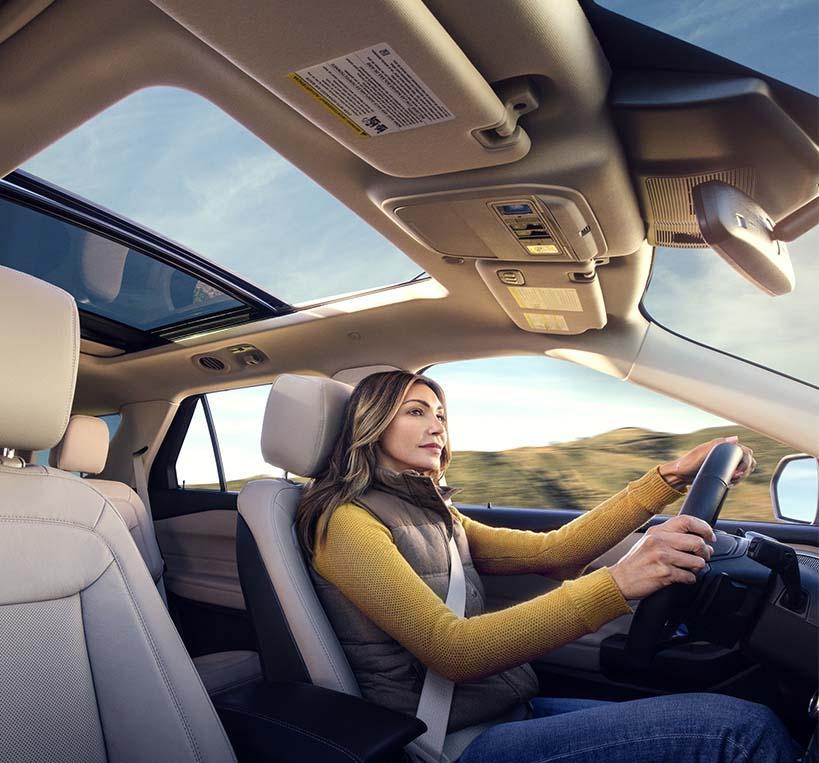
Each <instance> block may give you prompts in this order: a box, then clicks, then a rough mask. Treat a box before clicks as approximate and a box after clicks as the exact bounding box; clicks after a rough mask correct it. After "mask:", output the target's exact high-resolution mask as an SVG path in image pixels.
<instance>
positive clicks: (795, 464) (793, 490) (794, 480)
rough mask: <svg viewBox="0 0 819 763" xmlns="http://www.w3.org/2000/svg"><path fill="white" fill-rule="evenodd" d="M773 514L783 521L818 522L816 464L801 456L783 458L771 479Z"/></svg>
mask: <svg viewBox="0 0 819 763" xmlns="http://www.w3.org/2000/svg"><path fill="white" fill-rule="evenodd" d="M771 498H772V500H773V505H774V514H775V515H776V518H777V519H781V520H783V521H785V522H799V523H801V524H808V525H810V524H817V522H819V462H817V460H816V459H815V458H814V457H813V456H808V455H806V454H804V453H796V454H794V455H792V456H785V458H783V459H782V460H781V461H780V462H779V464H778V465H777V467H776V471H775V472H774V475H773V478H772V479H771Z"/></svg>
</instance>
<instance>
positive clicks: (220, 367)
mask: <svg viewBox="0 0 819 763" xmlns="http://www.w3.org/2000/svg"><path fill="white" fill-rule="evenodd" d="M196 362H197V363H198V364H199V365H200V366H201V367H202V368H204V369H205V370H207V371H217V372H218V371H224V370H225V364H224V363H223V362H222V361H221V360H219V358H214V357H213V356H212V355H202V356H200V357H198V358H197V359H196Z"/></svg>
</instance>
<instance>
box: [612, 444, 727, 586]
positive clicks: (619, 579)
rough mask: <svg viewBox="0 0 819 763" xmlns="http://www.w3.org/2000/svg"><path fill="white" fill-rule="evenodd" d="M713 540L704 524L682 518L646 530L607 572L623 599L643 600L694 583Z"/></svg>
mask: <svg viewBox="0 0 819 763" xmlns="http://www.w3.org/2000/svg"><path fill="white" fill-rule="evenodd" d="M692 452H693V451H692ZM714 538H715V536H714V531H713V530H712V529H711V527H710V526H709V525H708V523H707V522H705V521H703V520H702V519H697V517H692V516H689V515H682V514H681V515H679V516H676V517H672V518H671V519H668V520H666V521H665V522H663V523H662V524H661V525H656V526H655V527H651V528H649V529H648V530H647V531H646V533H645V535H643V537H642V538H641V539H640V540H639V541H638V542H637V543H636V544H635V545H634V546H633V547H632V548H631V550H630V551H629V552H628V553H627V554H626V555H625V556H624V557H623V558H622V559H620V561H618V562H617V563H616V564H615V565H613V566H612V567H611V568H610V570H609V571H610V572H611V576H612V578H614V582H615V583H616V584H617V587H618V588H619V589H620V592H621V593H622V594H623V598H625V599H644V598H646V596H649V595H650V594H652V593H654V592H655V591H659V590H660V589H661V588H665V587H666V586H668V585H671V584H672V583H695V582H696V580H697V578H696V575H695V573H696V572H697V571H699V570H701V569H702V568H703V567H705V564H706V561H707V560H708V559H710V558H711V553H712V548H711V546H709V545H708V544H707V543H706V541H713V540H714Z"/></svg>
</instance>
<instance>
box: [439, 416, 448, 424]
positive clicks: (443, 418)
mask: <svg viewBox="0 0 819 763" xmlns="http://www.w3.org/2000/svg"><path fill="white" fill-rule="evenodd" d="M438 421H440V422H441V423H442V424H443V423H444V422H445V421H446V416H444V415H443V414H442V413H439V414H438Z"/></svg>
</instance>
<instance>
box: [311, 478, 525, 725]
mask: <svg viewBox="0 0 819 763" xmlns="http://www.w3.org/2000/svg"><path fill="white" fill-rule="evenodd" d="M377 477H378V479H377V482H376V483H375V484H374V485H373V487H372V488H371V489H370V490H368V491H367V492H366V493H365V494H364V495H363V496H362V497H361V498H360V499H359V500H358V501H356V503H358V504H360V505H361V506H362V507H364V508H366V509H367V510H368V511H370V512H371V513H372V514H373V515H374V516H376V517H377V518H378V519H379V520H380V521H381V522H382V523H383V524H384V525H386V526H387V527H388V528H389V530H390V532H391V533H392V537H393V539H394V541H395V544H396V546H397V547H398V550H399V551H400V552H401V554H402V555H403V556H404V558H405V559H406V560H407V561H408V562H409V564H410V565H411V566H412V568H413V569H414V570H415V572H417V573H418V575H419V576H420V577H421V578H423V580H424V581H425V582H426V584H427V585H428V586H429V587H430V588H431V589H432V590H433V591H435V593H436V594H437V595H438V596H439V597H440V598H441V599H442V600H443V601H445V600H446V594H447V590H448V587H449V548H448V543H449V537H450V535H451V533H453V532H454V533H455V542H456V544H457V546H458V551H459V552H460V555H461V560H462V562H463V567H464V575H465V577H466V617H475V616H476V615H480V614H482V613H483V612H484V611H485V602H484V599H485V596H484V589H483V584H482V583H481V579H480V577H479V576H478V573H477V571H476V570H475V566H474V565H473V563H472V557H471V556H470V553H469V543H468V542H467V539H466V533H465V532H464V529H463V527H462V526H461V524H460V522H456V521H455V520H454V518H453V515H452V513H451V512H450V511H449V508H448V507H447V504H446V500H447V499H448V498H449V497H450V496H451V495H452V493H454V492H455V491H454V490H453V489H452V488H438V487H437V486H436V485H435V483H434V482H433V481H432V480H431V479H430V478H429V477H422V476H420V475H418V474H415V473H413V472H402V473H401V474H396V473H395V472H388V471H384V470H379V472H378V475H377ZM313 580H314V583H315V585H316V590H317V592H318V596H319V599H320V600H321V603H322V604H323V606H324V609H325V611H326V612H327V615H328V617H329V618H330V622H331V623H332V625H333V628H334V629H335V632H336V634H337V635H338V638H339V641H340V642H341V646H342V647H343V649H344V652H345V654H346V655H347V659H348V660H349V662H350V665H351V667H352V669H353V673H354V674H355V677H356V679H357V680H358V685H359V687H360V688H361V694H362V695H363V696H364V698H365V699H368V700H370V701H372V702H376V703H378V704H379V705H383V706H385V707H389V708H392V709H394V710H399V711H401V712H404V713H407V714H409V715H415V711H416V709H417V707H418V700H419V698H420V696H421V686H422V684H423V681H424V676H425V674H426V667H425V666H424V665H423V664H422V663H421V662H419V661H418V660H417V659H416V658H415V657H414V656H413V655H412V653H410V652H409V651H407V650H406V649H405V648H404V647H403V646H401V644H399V643H398V642H397V641H395V639H393V638H392V637H390V636H389V635H388V634H386V633H385V632H384V631H383V630H381V629H380V628H379V627H378V626H377V625H375V624H374V623H373V622H371V621H370V620H369V619H368V618H367V617H366V616H365V615H363V614H362V613H361V612H360V611H359V610H358V608H357V607H355V605H353V604H352V603H351V602H350V601H348V600H347V599H346V598H345V597H344V596H343V594H341V592H340V591H338V589H337V588H335V586H333V585H332V584H331V583H330V582H328V581H327V580H325V579H324V578H322V577H321V576H320V575H319V574H318V573H316V572H315V570H313ZM537 692H538V683H537V678H536V677H535V674H534V671H533V670H532V668H531V667H530V666H529V665H521V666H519V667H516V668H511V669H510V670H504V671H503V672H501V673H496V674H495V675H492V676H489V677H487V678H482V679H480V680H478V681H469V682H466V683H460V684H457V685H456V687H455V692H454V696H453V700H452V709H451V712H450V715H449V731H457V730H458V729H461V728H464V727H466V726H472V725H473V724H477V723H485V722H487V721H491V720H493V719H495V718H498V717H499V716H501V715H504V714H506V713H508V712H509V711H510V710H512V709H513V708H515V707H516V706H520V705H522V704H523V703H525V702H527V701H528V700H529V699H531V698H532V697H534V696H535V695H536V694H537Z"/></svg>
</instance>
